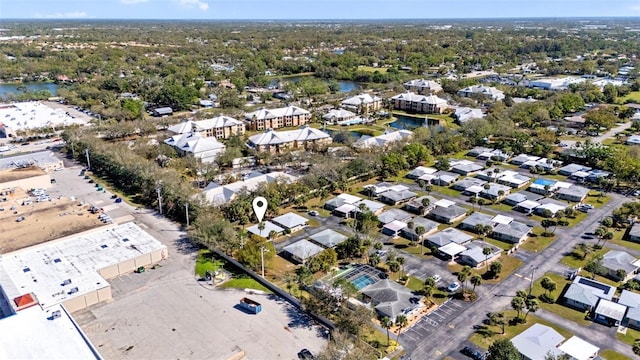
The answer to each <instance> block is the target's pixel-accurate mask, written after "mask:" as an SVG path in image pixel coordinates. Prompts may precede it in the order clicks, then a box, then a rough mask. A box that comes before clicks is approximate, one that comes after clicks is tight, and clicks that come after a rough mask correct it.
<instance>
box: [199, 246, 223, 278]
mask: <svg viewBox="0 0 640 360" xmlns="http://www.w3.org/2000/svg"><path fill="white" fill-rule="evenodd" d="M223 266H224V261H221V260H217V259H214V258H213V253H212V252H211V250H208V249H200V250H198V257H197V258H196V270H195V271H196V275H198V276H200V277H202V278H204V275H205V273H206V272H207V270H209V271H211V272H212V273H213V272H214V271H216V270H218V269H220V268H221V267H223Z"/></svg>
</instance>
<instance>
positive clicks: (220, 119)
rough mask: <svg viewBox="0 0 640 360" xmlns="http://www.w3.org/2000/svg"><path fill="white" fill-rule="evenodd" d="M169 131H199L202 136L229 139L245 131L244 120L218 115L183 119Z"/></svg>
mask: <svg viewBox="0 0 640 360" xmlns="http://www.w3.org/2000/svg"><path fill="white" fill-rule="evenodd" d="M168 130H169V131H171V132H173V133H176V134H186V133H191V132H197V133H199V134H200V136H202V137H215V138H216V139H228V138H229V137H231V136H233V135H242V134H244V132H245V126H244V122H242V121H240V120H237V119H234V118H232V117H229V116H224V115H220V116H216V117H214V118H211V119H206V120H200V121H193V120H187V121H183V122H181V123H179V124H177V125H173V126H171V127H169V129H168Z"/></svg>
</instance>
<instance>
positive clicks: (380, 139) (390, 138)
mask: <svg viewBox="0 0 640 360" xmlns="http://www.w3.org/2000/svg"><path fill="white" fill-rule="evenodd" d="M412 135H413V132H412V131H410V130H398V131H392V132H389V133H386V134H382V135H379V136H373V137H371V136H362V137H361V138H360V139H358V141H356V142H355V143H354V144H353V146H354V147H356V148H370V147H376V146H385V145H387V144H389V143H392V142H395V141H401V140H405V139H408V138H409V137H411V136H412Z"/></svg>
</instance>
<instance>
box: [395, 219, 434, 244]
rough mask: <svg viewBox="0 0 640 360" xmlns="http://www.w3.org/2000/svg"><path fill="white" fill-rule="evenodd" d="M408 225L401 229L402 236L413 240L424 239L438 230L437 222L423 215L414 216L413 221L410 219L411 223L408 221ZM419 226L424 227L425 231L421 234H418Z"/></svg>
mask: <svg viewBox="0 0 640 360" xmlns="http://www.w3.org/2000/svg"><path fill="white" fill-rule="evenodd" d="M407 225H408V226H407V227H405V228H403V229H402V230H401V232H402V236H404V237H405V238H407V239H409V240H413V241H421V240H424V239H425V237H427V236H429V235H431V234H433V233H435V232H437V231H438V223H437V222H435V221H431V220H429V219H425V218H423V217H416V218H413V219H412V220H411V221H409V223H407ZM409 225H411V226H409ZM419 227H422V228H423V229H424V232H423V233H422V234H421V235H418V231H417V229H418V228H419Z"/></svg>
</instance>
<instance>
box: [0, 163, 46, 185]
mask: <svg viewBox="0 0 640 360" xmlns="http://www.w3.org/2000/svg"><path fill="white" fill-rule="evenodd" d="M43 174H45V172H44V171H42V169H40V168H39V167H37V166H31V167H28V168H18V169H11V170H5V171H1V172H0V184H1V183H5V182H9V181H15V180H22V179H27V178H30V177H34V176H38V175H43Z"/></svg>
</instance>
